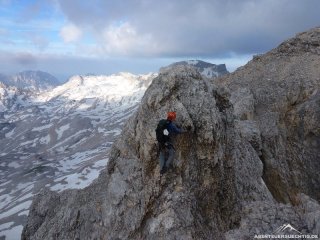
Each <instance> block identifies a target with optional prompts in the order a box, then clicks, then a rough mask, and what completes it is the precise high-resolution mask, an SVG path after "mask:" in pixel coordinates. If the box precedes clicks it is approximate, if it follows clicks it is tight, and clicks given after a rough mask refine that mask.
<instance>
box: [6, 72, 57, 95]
mask: <svg viewBox="0 0 320 240" xmlns="http://www.w3.org/2000/svg"><path fill="white" fill-rule="evenodd" d="M0 81H2V82H4V83H5V84H7V85H9V86H15V87H17V88H20V89H26V90H32V91H43V90H48V89H52V88H54V87H56V86H58V85H59V84H60V83H59V81H58V80H57V79H56V78H55V77H54V76H52V75H51V74H49V73H46V72H42V71H30V70H29V71H23V72H20V73H17V74H15V75H12V76H8V77H7V76H5V75H2V77H1V78H0Z"/></svg>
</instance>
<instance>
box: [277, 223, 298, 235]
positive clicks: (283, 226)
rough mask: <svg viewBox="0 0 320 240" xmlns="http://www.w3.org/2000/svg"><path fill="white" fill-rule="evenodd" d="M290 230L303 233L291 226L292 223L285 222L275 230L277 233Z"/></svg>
mask: <svg viewBox="0 0 320 240" xmlns="http://www.w3.org/2000/svg"><path fill="white" fill-rule="evenodd" d="M287 229H288V230H289V231H290V232H291V231H295V232H297V233H299V234H302V233H301V232H299V231H298V230H297V229H295V228H294V227H292V226H291V224H289V223H287V224H283V225H282V226H280V227H278V228H277V229H276V231H275V233H280V232H283V231H285V230H287Z"/></svg>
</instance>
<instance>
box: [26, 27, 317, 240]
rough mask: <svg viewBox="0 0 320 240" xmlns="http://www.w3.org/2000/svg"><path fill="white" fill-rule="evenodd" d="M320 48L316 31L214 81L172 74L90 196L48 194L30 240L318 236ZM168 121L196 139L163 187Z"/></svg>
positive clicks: (35, 209)
mask: <svg viewBox="0 0 320 240" xmlns="http://www.w3.org/2000/svg"><path fill="white" fill-rule="evenodd" d="M319 41H320V30H319V29H313V30H311V31H310V32H307V33H303V34H301V35H298V36H297V37H296V38H294V39H292V40H289V41H288V42H287V43H288V44H289V46H287V45H285V46H286V47H288V48H289V49H292V50H290V51H289V50H288V51H287V50H285V49H283V48H284V47H283V45H280V47H279V48H277V49H275V50H272V51H271V52H269V53H267V54H266V55H262V56H259V57H256V58H255V59H253V60H252V61H251V62H250V63H249V64H248V65H246V66H245V67H243V68H241V69H239V70H238V71H236V72H235V73H233V74H231V75H228V76H226V77H224V78H220V79H218V81H217V80H215V82H213V80H209V79H204V78H202V77H201V75H200V73H199V72H197V71H196V69H194V68H192V67H190V66H173V67H172V68H164V69H163V71H162V72H161V73H160V74H159V76H158V77H157V78H156V79H154V80H153V83H152V84H151V85H150V87H149V88H148V90H147V91H146V93H145V95H144V97H143V99H142V102H141V105H140V107H139V109H138V111H137V112H136V113H135V114H134V116H132V117H131V118H130V119H129V121H128V122H127V124H126V127H125V129H124V130H123V133H122V135H121V137H120V138H119V139H118V141H117V142H116V143H115V144H114V145H113V147H112V151H111V153H110V160H109V163H108V167H107V169H106V170H105V171H104V172H103V173H102V174H101V175H100V177H99V178H98V179H97V180H96V181H95V182H94V183H93V184H92V185H91V186H89V187H87V188H86V189H83V190H77V191H75V190H73V191H72V190H68V191H65V192H63V193H61V194H57V193H54V192H50V191H43V192H42V193H41V194H40V195H39V196H37V197H36V198H35V199H34V201H33V204H32V207H31V211H30V215H29V219H28V223H27V225H26V227H25V228H24V231H23V236H22V238H23V239H252V238H253V237H254V235H255V234H272V233H273V232H274V231H275V230H276V229H277V228H279V227H280V226H281V225H283V224H286V223H290V224H291V225H293V226H294V227H295V228H296V229H298V230H299V231H300V232H301V233H303V234H320V226H319V221H320V206H319V202H318V201H319V199H320V197H319V192H320V191H319V184H318V183H319V178H317V174H318V172H319V169H320V168H319V154H320V147H319V143H320V133H319V119H320V115H319V109H320V108H319V99H320V98H319V84H320V73H319V71H320V69H319V68H318V67H317V66H319V64H320V55H319V53H318V50H317V49H318V48H319V45H317V43H319ZM295 42H297V43H295ZM309 42H312V44H310V43H309ZM305 44H308V47H306V46H305ZM286 47H285V48H286ZM310 49H312V50H310ZM168 110H175V111H177V113H178V117H177V123H178V124H180V126H181V127H183V128H185V127H187V126H191V129H192V130H191V131H190V132H188V133H186V134H183V135H180V136H178V137H177V138H176V143H175V146H176V158H175V162H174V168H173V169H172V170H170V171H169V172H168V173H166V174H165V175H164V176H163V177H162V178H160V175H159V166H158V157H157V145H156V139H155V131H154V129H155V126H156V124H157V122H158V120H159V119H160V118H163V117H165V113H166V112H167V111H168ZM280 202H282V203H280Z"/></svg>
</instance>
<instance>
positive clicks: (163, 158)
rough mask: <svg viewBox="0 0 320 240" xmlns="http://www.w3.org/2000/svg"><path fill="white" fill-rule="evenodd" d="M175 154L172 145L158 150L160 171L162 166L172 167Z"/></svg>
mask: <svg viewBox="0 0 320 240" xmlns="http://www.w3.org/2000/svg"><path fill="white" fill-rule="evenodd" d="M175 152H176V151H175V150H174V147H173V146H172V145H169V146H167V147H162V148H161V149H160V170H161V169H163V167H164V166H166V167H167V168H169V167H171V166H172V164H173V158H174V155H175Z"/></svg>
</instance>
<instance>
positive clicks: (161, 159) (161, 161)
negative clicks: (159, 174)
mask: <svg viewBox="0 0 320 240" xmlns="http://www.w3.org/2000/svg"><path fill="white" fill-rule="evenodd" d="M159 158H160V171H161V170H162V169H163V167H164V165H165V163H166V159H165V149H164V148H162V149H160V156H159Z"/></svg>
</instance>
